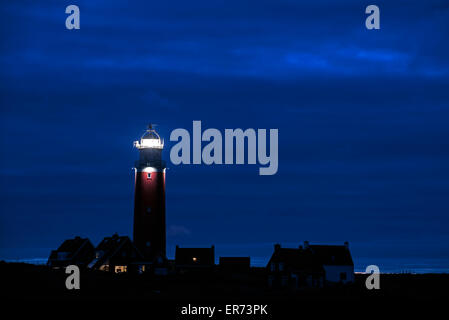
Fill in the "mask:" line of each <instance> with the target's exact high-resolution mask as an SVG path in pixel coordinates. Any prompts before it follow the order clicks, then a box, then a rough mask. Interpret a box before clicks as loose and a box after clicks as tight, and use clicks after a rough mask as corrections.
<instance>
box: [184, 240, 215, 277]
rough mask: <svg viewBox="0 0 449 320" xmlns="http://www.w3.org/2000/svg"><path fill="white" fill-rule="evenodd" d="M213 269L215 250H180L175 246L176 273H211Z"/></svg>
mask: <svg viewBox="0 0 449 320" xmlns="http://www.w3.org/2000/svg"><path fill="white" fill-rule="evenodd" d="M214 267H215V248H214V246H212V247H210V248H180V247H179V246H178V245H177V246H176V252H175V269H176V271H177V272H180V273H184V272H188V271H201V272H204V271H212V270H213V269H214Z"/></svg>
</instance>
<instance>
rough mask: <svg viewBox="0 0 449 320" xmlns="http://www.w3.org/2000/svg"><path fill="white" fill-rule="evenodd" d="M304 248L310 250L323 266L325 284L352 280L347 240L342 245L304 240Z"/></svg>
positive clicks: (352, 271)
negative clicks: (315, 243)
mask: <svg viewBox="0 0 449 320" xmlns="http://www.w3.org/2000/svg"><path fill="white" fill-rule="evenodd" d="M304 249H305V250H307V249H308V250H310V251H311V252H312V253H313V255H314V256H315V257H316V258H317V259H318V261H319V262H320V264H321V265H322V266H323V268H324V271H325V275H326V277H325V280H326V283H327V284H336V283H343V284H348V283H352V282H354V262H353V261H352V257H351V252H350V251H349V243H348V242H345V243H344V245H310V244H309V242H308V241H304Z"/></svg>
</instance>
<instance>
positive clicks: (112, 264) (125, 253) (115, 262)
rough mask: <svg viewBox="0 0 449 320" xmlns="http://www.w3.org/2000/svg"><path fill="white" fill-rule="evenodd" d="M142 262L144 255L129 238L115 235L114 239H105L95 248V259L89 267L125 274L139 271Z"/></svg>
mask: <svg viewBox="0 0 449 320" xmlns="http://www.w3.org/2000/svg"><path fill="white" fill-rule="evenodd" d="M142 260H143V255H142V254H141V253H140V252H139V250H138V249H137V248H136V247H135V246H134V244H133V242H132V241H131V239H130V238H129V237H128V236H119V235H118V234H114V235H113V236H112V237H106V238H104V239H103V240H102V241H101V242H100V244H99V245H98V246H97V247H96V248H95V258H94V259H92V261H91V262H90V263H89V265H88V267H89V268H90V269H94V270H101V271H109V272H115V273H124V272H130V271H139V270H138V269H139V268H140V266H141V265H140V262H141V261H142ZM134 269H135V270H134Z"/></svg>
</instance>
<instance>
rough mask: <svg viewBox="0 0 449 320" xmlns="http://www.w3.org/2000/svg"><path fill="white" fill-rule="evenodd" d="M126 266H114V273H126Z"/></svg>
mask: <svg viewBox="0 0 449 320" xmlns="http://www.w3.org/2000/svg"><path fill="white" fill-rule="evenodd" d="M126 269H127V266H115V269H114V271H115V273H122V272H126Z"/></svg>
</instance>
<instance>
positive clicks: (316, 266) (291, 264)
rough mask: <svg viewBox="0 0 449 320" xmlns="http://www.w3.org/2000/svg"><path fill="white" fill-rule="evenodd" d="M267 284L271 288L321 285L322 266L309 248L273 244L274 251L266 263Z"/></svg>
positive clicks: (297, 287)
mask: <svg viewBox="0 0 449 320" xmlns="http://www.w3.org/2000/svg"><path fill="white" fill-rule="evenodd" d="M266 268H267V273H268V286H269V287H271V288H290V289H294V290H295V289H299V288H304V287H317V288H320V287H323V285H324V276H325V273H324V268H323V266H322V265H321V264H320V262H319V261H318V260H317V259H316V257H315V256H314V255H313V254H312V252H311V251H310V250H304V248H302V247H298V248H281V245H279V244H275V245H274V252H273V255H272V256H271V258H270V260H269V262H268V264H267V267H266Z"/></svg>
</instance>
